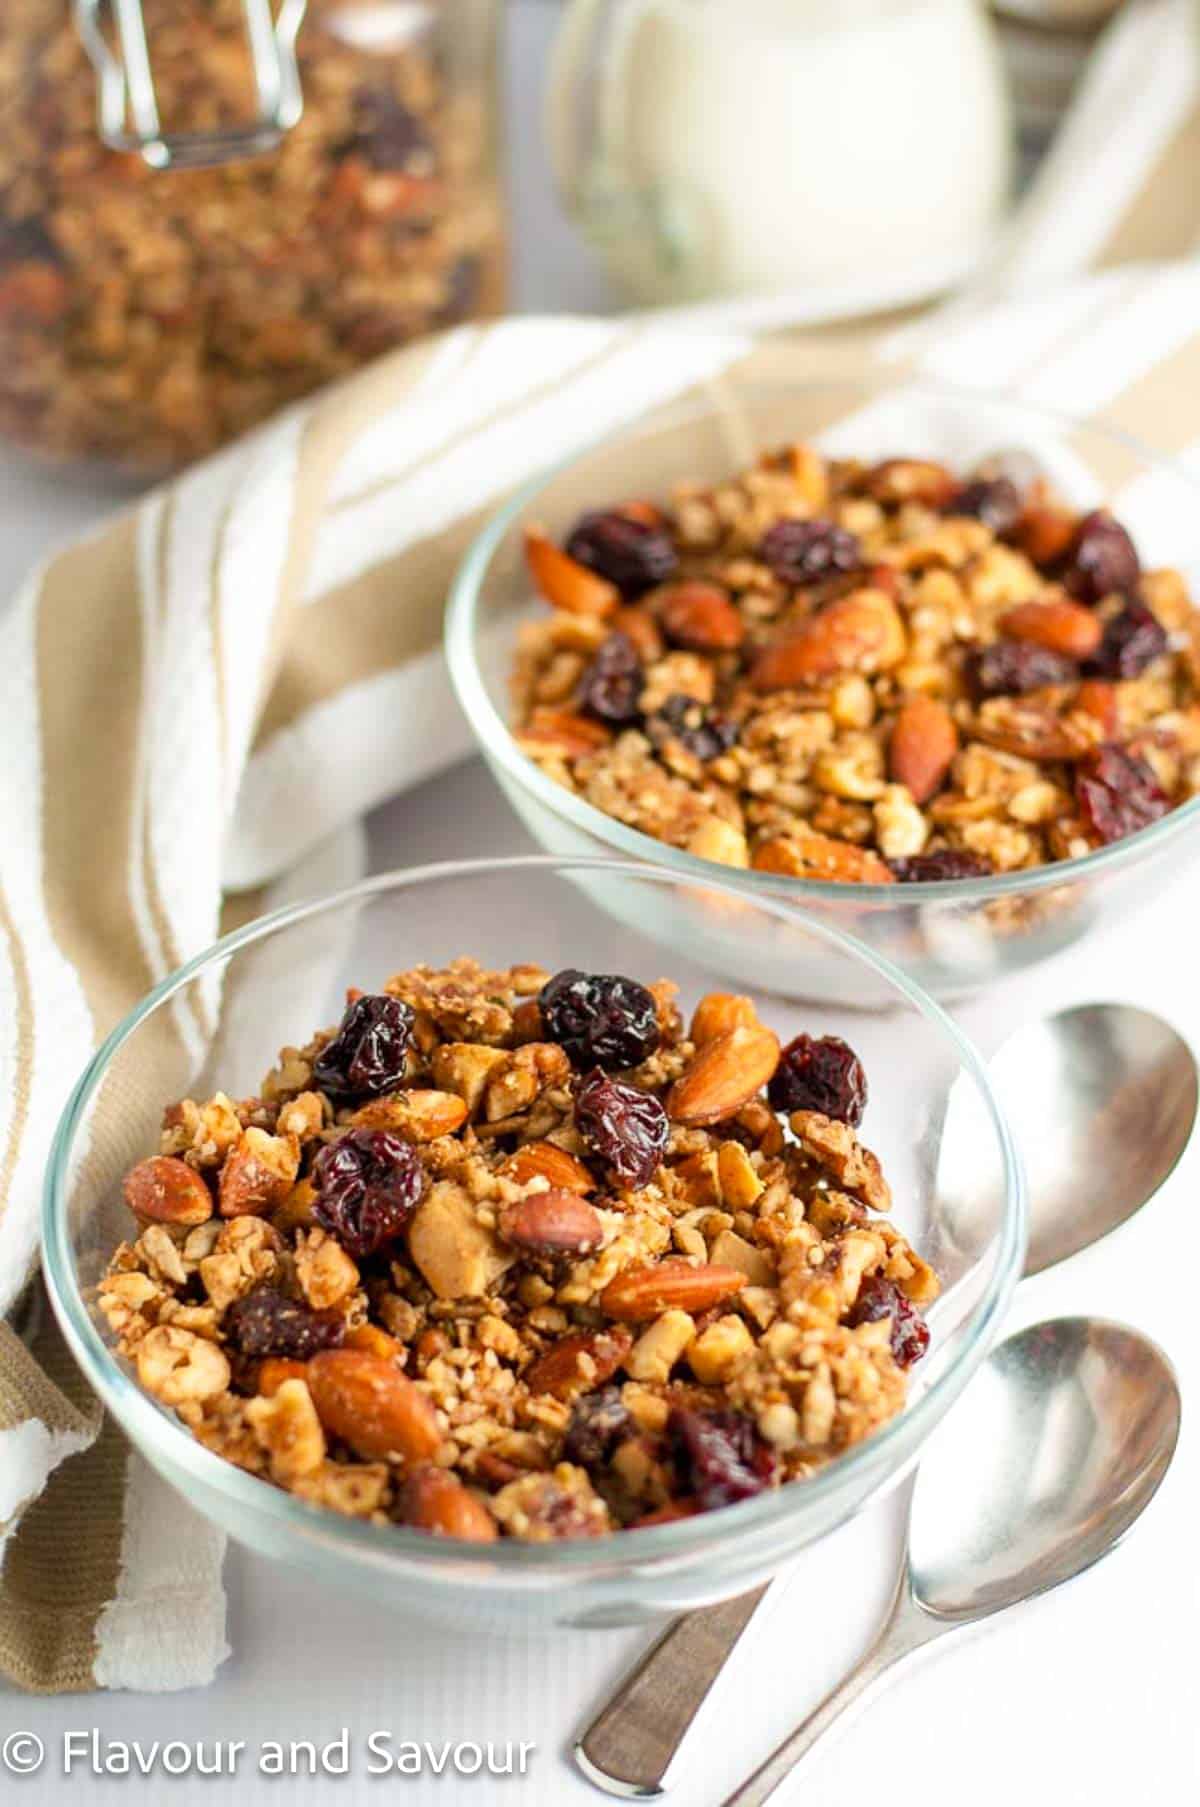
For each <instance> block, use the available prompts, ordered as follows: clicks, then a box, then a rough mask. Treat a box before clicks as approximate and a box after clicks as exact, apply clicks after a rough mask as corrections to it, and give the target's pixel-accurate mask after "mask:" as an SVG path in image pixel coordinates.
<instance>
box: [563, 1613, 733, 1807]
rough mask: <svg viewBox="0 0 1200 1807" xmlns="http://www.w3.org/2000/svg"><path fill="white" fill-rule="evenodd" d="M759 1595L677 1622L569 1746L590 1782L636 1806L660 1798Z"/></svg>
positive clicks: (692, 1615) (692, 1614)
mask: <svg viewBox="0 0 1200 1807" xmlns="http://www.w3.org/2000/svg"><path fill="white" fill-rule="evenodd" d="M766 1591H767V1590H766V1588H765V1587H760V1588H755V1589H754V1591H753V1592H752V1593H749V1594H739V1595H738V1596H737V1598H736V1599H733V1600H722V1601H720V1603H719V1604H718V1605H716V1606H706V1607H702V1608H700V1609H699V1610H698V1611H695V1612H689V1613H685V1614H684V1615H683V1617H682V1618H680V1619H676V1621H675V1623H674V1624H673V1625H672V1626H671V1627H670V1628H669V1629H668V1630H667V1631H665V1632H664V1633H663V1635H662V1637H661V1638H659V1640H658V1642H657V1643H656V1644H655V1645H653V1646H652V1647H651V1649H650V1650H648V1651H647V1653H646V1655H645V1656H644V1657H643V1658H642V1660H641V1662H640V1663H639V1664H638V1665H637V1667H636V1668H635V1669H633V1670H632V1671H631V1672H630V1674H629V1675H627V1676H626V1677H625V1680H624V1681H623V1682H622V1683H621V1685H620V1687H619V1688H618V1689H617V1691H616V1693H615V1694H614V1695H613V1697H612V1699H611V1700H610V1701H609V1702H608V1704H607V1705H606V1706H605V1707H604V1708H603V1709H602V1710H601V1712H600V1713H599V1714H597V1716H596V1718H595V1719H593V1720H592V1723H591V1724H590V1725H589V1726H588V1728H587V1730H586V1732H584V1733H583V1735H582V1737H581V1738H580V1739H579V1741H578V1743H577V1744H576V1746H575V1761H576V1762H577V1763H578V1765H579V1767H580V1769H581V1770H582V1771H583V1772H584V1774H585V1775H586V1776H587V1778H588V1780H589V1781H591V1782H594V1783H596V1785H597V1786H598V1787H600V1788H604V1789H607V1790H608V1792H609V1793H610V1794H618V1795H624V1796H625V1797H626V1798H628V1797H630V1796H633V1797H634V1798H635V1799H638V1800H649V1799H652V1798H653V1797H654V1796H656V1795H660V1794H663V1793H664V1792H665V1790H666V1788H667V1785H668V1784H667V1772H668V1770H669V1769H670V1767H671V1764H672V1763H673V1762H674V1760H675V1757H676V1756H677V1755H678V1752H679V1747H680V1745H681V1744H682V1743H683V1740H684V1738H685V1737H686V1736H687V1732H688V1729H689V1727H690V1726H691V1724H692V1721H693V1720H694V1719H695V1717H696V1714H697V1713H698V1712H699V1711H700V1708H701V1707H702V1706H703V1705H704V1702H705V1700H706V1699H707V1698H708V1694H709V1690H710V1689H711V1687H712V1685H713V1683H714V1682H715V1681H716V1679H717V1677H718V1676H719V1675H720V1673H721V1671H722V1669H723V1668H724V1667H725V1664H726V1663H727V1662H728V1660H729V1657H730V1655H731V1653H732V1651H733V1648H734V1645H735V1644H736V1643H737V1642H738V1639H739V1638H740V1637H741V1635H742V1633H743V1632H744V1631H745V1629H746V1627H747V1625H748V1624H749V1623H750V1620H751V1617H752V1616H753V1614H754V1612H755V1610H756V1608H757V1606H758V1603H759V1601H760V1600H761V1599H762V1597H763V1595H764V1594H765V1593H766Z"/></svg>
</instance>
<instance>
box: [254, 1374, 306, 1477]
mask: <svg viewBox="0 0 1200 1807" xmlns="http://www.w3.org/2000/svg"><path fill="white" fill-rule="evenodd" d="M246 1419H247V1422H248V1423H249V1424H251V1425H252V1426H253V1428H254V1432H255V1435H256V1436H257V1437H258V1440H259V1442H260V1443H261V1444H262V1446H263V1449H264V1450H265V1451H266V1453H267V1457H268V1459H269V1461H270V1464H271V1474H272V1476H273V1478H274V1479H275V1480H277V1481H279V1482H280V1483H282V1485H283V1486H285V1487H286V1486H287V1485H288V1484H289V1483H290V1482H291V1481H294V1480H298V1479H300V1478H301V1477H302V1476H304V1475H312V1474H316V1472H317V1471H318V1469H319V1468H320V1467H321V1465H322V1463H323V1462H324V1460H325V1433H324V1431H323V1430H322V1429H321V1421H320V1419H319V1418H318V1417H317V1412H316V1407H315V1406H314V1405H313V1402H312V1395H311V1394H310V1393H309V1390H308V1388H307V1386H306V1385H305V1384H304V1382H303V1381H302V1380H285V1381H284V1382H283V1383H282V1385H281V1386H279V1387H278V1388H277V1389H276V1391H275V1393H274V1395H273V1396H272V1397H271V1398H270V1399H261V1398H260V1399H252V1400H251V1401H250V1402H249V1404H248V1405H247V1407H246Z"/></svg>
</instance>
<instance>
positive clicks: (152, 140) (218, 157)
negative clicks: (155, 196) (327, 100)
mask: <svg viewBox="0 0 1200 1807" xmlns="http://www.w3.org/2000/svg"><path fill="white" fill-rule="evenodd" d="M306 5H307V0H283V4H282V6H281V7H280V9H279V17H278V19H276V18H275V17H274V16H273V15H272V11H271V0H242V8H243V11H244V12H245V15H246V32H247V36H248V38H249V42H250V54H251V59H252V62H253V68H254V82H255V89H256V94H257V104H258V112H257V114H256V115H255V117H254V118H252V119H249V120H247V121H246V123H245V125H239V126H233V127H230V128H229V129H228V130H224V131H219V132H164V131H163V129H162V123H161V120H160V118H159V112H158V97H157V94H156V93H155V88H154V72H153V69H152V67H151V60H150V47H149V43H148V41H147V37H146V21H145V19H144V18H143V16H142V7H141V0H107V3H106V0H75V22H76V25H77V27H78V29H79V34H80V36H81V38H82V39H83V43H84V48H85V49H86V51H87V53H88V56H89V57H90V58H91V61H92V64H93V66H94V68H95V70H96V75H97V77H98V81H97V95H96V112H97V119H98V123H99V129H100V136H101V138H102V139H103V140H104V142H105V144H107V145H108V146H109V147H110V149H112V150H115V151H137V152H138V153H139V154H140V155H141V156H143V157H144V158H145V160H146V162H147V163H148V164H150V166H151V168H153V169H168V168H174V169H189V168H191V169H195V168H198V167H202V166H204V165H209V164H214V163H229V162H233V161H234V160H236V159H237V158H239V157H253V156H257V155H259V154H261V153H262V152H263V151H270V150H274V148H275V146H276V145H277V144H278V143H279V142H280V140H281V139H282V137H283V135H284V133H285V132H287V131H289V130H290V129H291V127H292V126H294V125H295V124H296V121H297V120H298V119H299V118H300V115H301V113H302V112H303V110H304V97H303V95H302V93H301V89H300V73H299V70H298V68H297V66H296V35H297V33H298V32H299V30H300V25H301V22H302V21H303V18H304V11H305V7H306ZM102 13H111V17H112V20H113V23H114V24H115V27H116V43H115V44H114V43H112V42H110V40H109V38H108V37H107V36H106V35H105V31H104V27H103V24H102V20H101V15H102Z"/></svg>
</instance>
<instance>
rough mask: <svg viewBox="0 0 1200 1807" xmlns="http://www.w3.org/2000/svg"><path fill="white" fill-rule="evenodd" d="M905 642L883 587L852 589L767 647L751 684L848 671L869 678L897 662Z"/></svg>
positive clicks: (778, 684) (813, 679) (785, 683)
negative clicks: (846, 594)
mask: <svg viewBox="0 0 1200 1807" xmlns="http://www.w3.org/2000/svg"><path fill="white" fill-rule="evenodd" d="M907 644H908V642H907V636H906V634H905V629H904V622H903V620H902V619H901V616H900V611H899V610H898V609H897V607H896V605H895V603H894V602H893V601H892V599H891V597H890V596H889V595H887V594H886V592H885V591H883V590H876V589H862V590H852V591H851V592H850V594H849V595H848V596H841V597H839V598H838V599H837V601H836V602H831V603H829V604H827V606H826V607H825V608H823V609H821V610H820V612H819V613H818V614H816V615H813V616H811V617H810V618H809V619H808V620H807V621H806V622H805V623H804V624H803V626H802V627H800V628H797V629H796V630H795V631H794V632H792V633H789V634H787V635H786V636H785V637H784V638H783V639H781V640H777V641H775V642H774V644H773V645H770V646H767V647H764V648H763V650H762V652H761V653H759V655H758V657H757V659H756V660H755V661H754V664H753V666H752V667H751V670H750V682H751V684H752V685H753V686H754V688H755V689H756V690H789V689H792V688H793V687H795V686H803V685H805V684H816V683H820V682H821V681H822V680H823V679H826V678H831V677H835V676H836V675H837V674H838V673H839V672H844V671H857V672H861V673H862V674H863V675H864V676H868V677H869V676H870V675H871V674H872V673H873V672H877V671H888V670H890V669H891V667H892V666H893V665H898V664H899V663H900V661H901V659H903V657H904V654H905V650H906V648H907Z"/></svg>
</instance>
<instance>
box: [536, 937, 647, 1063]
mask: <svg viewBox="0 0 1200 1807" xmlns="http://www.w3.org/2000/svg"><path fill="white" fill-rule="evenodd" d="M538 1005H539V1007H540V1009H541V1013H542V1028H543V1030H544V1031H545V1033H546V1035H548V1036H549V1038H550V1040H551V1041H552V1042H557V1043H558V1045H559V1047H560V1048H565V1049H566V1051H567V1054H568V1055H569V1057H570V1059H571V1062H572V1064H573V1065H574V1066H577V1067H596V1066H599V1067H636V1066H637V1065H638V1063H639V1061H643V1060H646V1059H647V1058H648V1057H649V1056H650V1055H651V1054H653V1053H654V1051H655V1049H656V1048H657V1047H658V1044H659V1041H660V1040H661V1035H662V1032H661V1030H660V1028H659V1025H658V1006H657V1005H656V1003H655V1001H654V994H653V993H652V992H650V991H647V989H646V987H645V986H644V985H639V984H638V982H637V980H636V979H625V978H622V977H621V975H620V974H619V973H581V972H577V971H576V969H575V968H574V967H572V966H568V967H567V968H566V970H565V971H563V972H560V973H556V974H555V976H554V977H553V978H552V979H550V980H549V981H548V982H547V983H546V984H545V985H543V987H542V990H541V995H540V997H539V998H538ZM639 1095H640V1094H639Z"/></svg>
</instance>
